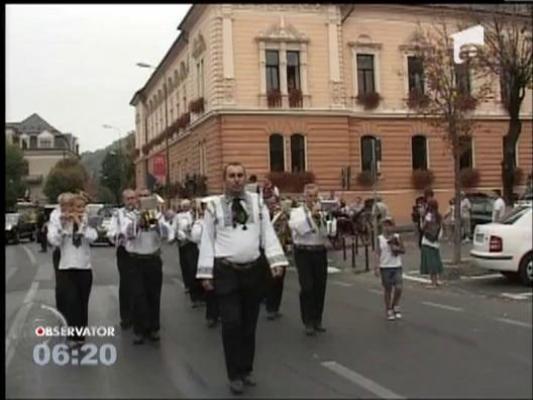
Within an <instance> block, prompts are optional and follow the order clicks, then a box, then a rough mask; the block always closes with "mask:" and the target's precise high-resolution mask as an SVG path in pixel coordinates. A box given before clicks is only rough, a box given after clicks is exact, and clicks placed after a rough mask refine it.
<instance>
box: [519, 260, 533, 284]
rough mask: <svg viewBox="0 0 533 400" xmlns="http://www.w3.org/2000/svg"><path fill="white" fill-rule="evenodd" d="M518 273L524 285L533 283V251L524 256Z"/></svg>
mask: <svg viewBox="0 0 533 400" xmlns="http://www.w3.org/2000/svg"><path fill="white" fill-rule="evenodd" d="M518 273H519V275H520V280H521V281H522V283H523V284H524V285H527V286H531V285H532V284H533V253H528V254H526V255H525V256H524V258H522V260H521V261H520V266H519V267H518Z"/></svg>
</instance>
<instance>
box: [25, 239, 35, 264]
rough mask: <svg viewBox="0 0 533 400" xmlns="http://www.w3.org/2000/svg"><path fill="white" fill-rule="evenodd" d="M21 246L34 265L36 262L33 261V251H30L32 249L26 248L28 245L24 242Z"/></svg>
mask: <svg viewBox="0 0 533 400" xmlns="http://www.w3.org/2000/svg"><path fill="white" fill-rule="evenodd" d="M22 248H23V249H24V251H25V252H26V254H27V255H28V257H29V259H30V261H31V263H32V264H33V265H35V264H36V262H35V256H34V255H33V252H32V251H31V250H30V249H29V248H28V246H26V245H25V244H24V245H22Z"/></svg>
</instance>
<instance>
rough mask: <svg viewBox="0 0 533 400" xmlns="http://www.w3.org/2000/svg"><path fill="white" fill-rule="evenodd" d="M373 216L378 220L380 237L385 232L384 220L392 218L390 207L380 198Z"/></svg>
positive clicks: (373, 210) (374, 208) (377, 198)
mask: <svg viewBox="0 0 533 400" xmlns="http://www.w3.org/2000/svg"><path fill="white" fill-rule="evenodd" d="M372 214H373V216H375V217H376V219H377V224H378V225H377V228H378V235H380V234H381V233H382V231H383V220H384V219H385V218H387V217H389V216H390V212H389V207H387V205H386V204H385V202H384V201H383V199H382V198H381V197H380V196H378V197H376V203H375V204H374V207H373V208H372Z"/></svg>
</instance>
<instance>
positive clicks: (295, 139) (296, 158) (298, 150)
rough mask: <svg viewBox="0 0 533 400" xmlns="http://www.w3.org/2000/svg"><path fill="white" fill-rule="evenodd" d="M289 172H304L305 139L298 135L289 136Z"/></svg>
mask: <svg viewBox="0 0 533 400" xmlns="http://www.w3.org/2000/svg"><path fill="white" fill-rule="evenodd" d="M291 170H292V172H304V171H305V138H304V137H303V135H300V134H299V133H297V134H294V135H292V136H291Z"/></svg>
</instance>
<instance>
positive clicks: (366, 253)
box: [365, 244, 370, 272]
mask: <svg viewBox="0 0 533 400" xmlns="http://www.w3.org/2000/svg"><path fill="white" fill-rule="evenodd" d="M365 271H366V272H368V271H370V268H369V265H368V244H366V245H365Z"/></svg>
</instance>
